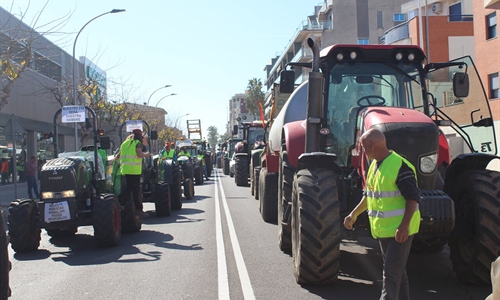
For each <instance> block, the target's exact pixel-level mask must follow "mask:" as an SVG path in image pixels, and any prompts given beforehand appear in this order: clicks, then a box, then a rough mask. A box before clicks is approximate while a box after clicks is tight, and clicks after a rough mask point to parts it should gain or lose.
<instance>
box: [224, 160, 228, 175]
mask: <svg viewBox="0 0 500 300" xmlns="http://www.w3.org/2000/svg"><path fill="white" fill-rule="evenodd" d="M223 171H224V175H229V158H227V157H224V164H223Z"/></svg>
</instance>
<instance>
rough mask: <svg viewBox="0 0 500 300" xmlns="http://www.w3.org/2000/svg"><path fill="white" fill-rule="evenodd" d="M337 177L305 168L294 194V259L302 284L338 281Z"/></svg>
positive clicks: (331, 173) (298, 178) (323, 171)
mask: <svg viewBox="0 0 500 300" xmlns="http://www.w3.org/2000/svg"><path fill="white" fill-rule="evenodd" d="M334 178H335V174H334V173H333V172H332V171H330V170H327V169H302V170H300V171H299V172H298V173H297V175H296V177H295V179H294V184H293V191H292V256H293V262H294V269H295V271H294V273H295V280H296V281H297V283H299V284H314V285H327V284H332V283H334V282H335V281H337V278H338V273H339V265H340V264H339V263H340V242H341V237H340V226H341V221H340V212H339V208H340V200H339V198H338V194H337V185H336V180H334Z"/></svg>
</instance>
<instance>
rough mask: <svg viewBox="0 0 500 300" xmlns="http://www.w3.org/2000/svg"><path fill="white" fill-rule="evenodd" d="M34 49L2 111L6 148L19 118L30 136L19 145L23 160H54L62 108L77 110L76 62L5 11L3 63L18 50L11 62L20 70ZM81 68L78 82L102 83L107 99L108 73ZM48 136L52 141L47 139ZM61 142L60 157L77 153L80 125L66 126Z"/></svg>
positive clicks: (0, 43)
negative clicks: (22, 60)
mask: <svg viewBox="0 0 500 300" xmlns="http://www.w3.org/2000/svg"><path fill="white" fill-rule="evenodd" d="M25 41H26V42H25ZM28 43H29V46H30V48H31V62H30V63H29V65H28V69H27V70H26V71H25V72H24V73H22V74H21V76H20V77H19V78H17V79H16V80H15V81H14V85H13V87H12V90H11V91H10V96H9V98H8V104H6V105H5V106H4V107H3V108H2V110H1V111H0V146H3V147H8V148H12V146H13V143H12V141H10V140H7V139H6V134H10V133H7V132H5V131H4V128H5V126H6V124H7V123H8V122H9V119H11V117H12V116H15V118H17V120H18V121H19V123H20V124H21V126H22V128H23V129H24V130H25V135H24V138H23V139H22V140H21V141H17V142H16V148H17V149H16V152H17V153H23V156H24V157H23V158H26V157H30V156H32V155H39V156H41V158H46V159H49V158H52V157H53V153H54V147H53V144H52V143H53V138H52V137H51V135H50V133H52V136H53V133H54V121H53V120H54V114H55V112H56V111H57V110H58V109H59V108H60V107H61V106H62V105H72V104H73V96H72V84H71V83H72V78H73V77H72V76H73V75H72V74H73V68H72V66H73V57H72V55H70V54H68V53H66V52H65V51H64V50H62V49H61V48H59V47H58V46H57V45H55V44H54V43H52V42H51V41H49V40H48V39H46V38H45V37H44V36H42V35H40V34H39V33H38V32H36V31H35V30H34V29H33V28H30V27H29V26H28V25H26V24H25V23H23V22H22V21H20V20H19V19H18V18H16V17H15V16H13V15H12V14H10V13H9V12H8V11H6V10H5V9H3V8H1V7H0V51H1V52H0V57H1V56H3V58H2V59H5V57H6V53H7V52H8V51H11V50H12V51H13V52H14V53H16V55H13V56H11V57H12V58H11V59H10V60H11V61H13V63H14V64H15V65H16V64H17V66H19V63H20V60H18V59H20V58H21V56H22V55H23V54H24V53H26V51H27V48H26V47H27V46H28ZM75 67H76V70H75V71H76V72H75V73H76V78H77V82H83V80H85V79H86V78H92V79H93V80H95V81H96V82H98V83H99V88H98V89H97V90H96V92H97V93H106V73H105V72H104V71H102V70H101V69H100V68H99V67H98V66H96V65H95V64H94V63H92V62H91V61H90V60H89V59H87V58H85V57H81V58H80V59H79V61H75ZM3 83H5V80H3ZM47 133H48V134H49V138H48V139H44V138H43V137H44V134H47ZM57 140H58V149H59V151H73V150H75V144H76V143H75V130H74V123H64V124H60V126H59V127H58V137H57ZM78 147H79V142H78Z"/></svg>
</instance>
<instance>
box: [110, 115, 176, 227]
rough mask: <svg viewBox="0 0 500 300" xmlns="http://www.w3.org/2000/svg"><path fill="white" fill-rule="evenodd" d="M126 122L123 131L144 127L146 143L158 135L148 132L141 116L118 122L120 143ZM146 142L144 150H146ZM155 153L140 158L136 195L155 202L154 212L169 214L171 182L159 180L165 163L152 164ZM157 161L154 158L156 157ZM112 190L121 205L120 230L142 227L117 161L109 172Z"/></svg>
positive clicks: (143, 199)
mask: <svg viewBox="0 0 500 300" xmlns="http://www.w3.org/2000/svg"><path fill="white" fill-rule="evenodd" d="M125 126H127V128H126V132H131V131H132V130H133V129H135V128H140V129H141V131H142V128H144V127H146V130H145V132H146V134H147V138H148V144H149V141H150V140H155V139H156V137H157V133H156V131H153V132H151V131H150V129H149V124H148V123H147V122H146V121H144V120H134V121H126V122H124V123H122V125H121V126H120V130H119V132H120V145H121V144H122V143H123V141H124V138H123V135H124V129H123V128H124V127H125ZM149 147H150V146H149V145H148V146H146V150H148V151H149ZM154 160H155V158H154V157H148V158H143V159H142V175H141V191H140V193H139V195H140V196H141V197H142V202H143V203H144V202H153V203H154V204H155V210H156V215H157V216H158V217H166V216H170V213H171V202H170V186H169V184H168V182H165V181H163V180H159V179H161V178H159V177H158V176H157V174H158V173H162V171H163V167H164V164H158V165H153V161H154ZM156 161H157V159H156ZM110 178H111V192H112V193H113V194H114V195H116V196H118V199H119V201H120V204H121V205H122V206H123V207H124V209H123V210H122V230H123V232H137V231H139V230H141V227H142V219H141V218H140V217H138V216H137V214H136V209H135V205H134V200H133V197H132V192H131V191H130V192H127V193H126V192H125V186H126V182H125V176H122V174H121V173H120V161H119V160H118V159H117V160H114V161H113V168H112V173H111V177H110Z"/></svg>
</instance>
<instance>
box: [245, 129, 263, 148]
mask: <svg viewBox="0 0 500 300" xmlns="http://www.w3.org/2000/svg"><path fill="white" fill-rule="evenodd" d="M263 141H264V128H261V127H250V128H249V130H248V145H249V146H250V149H254V146H255V145H256V144H258V145H260V144H261V143H262V142H263Z"/></svg>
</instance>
